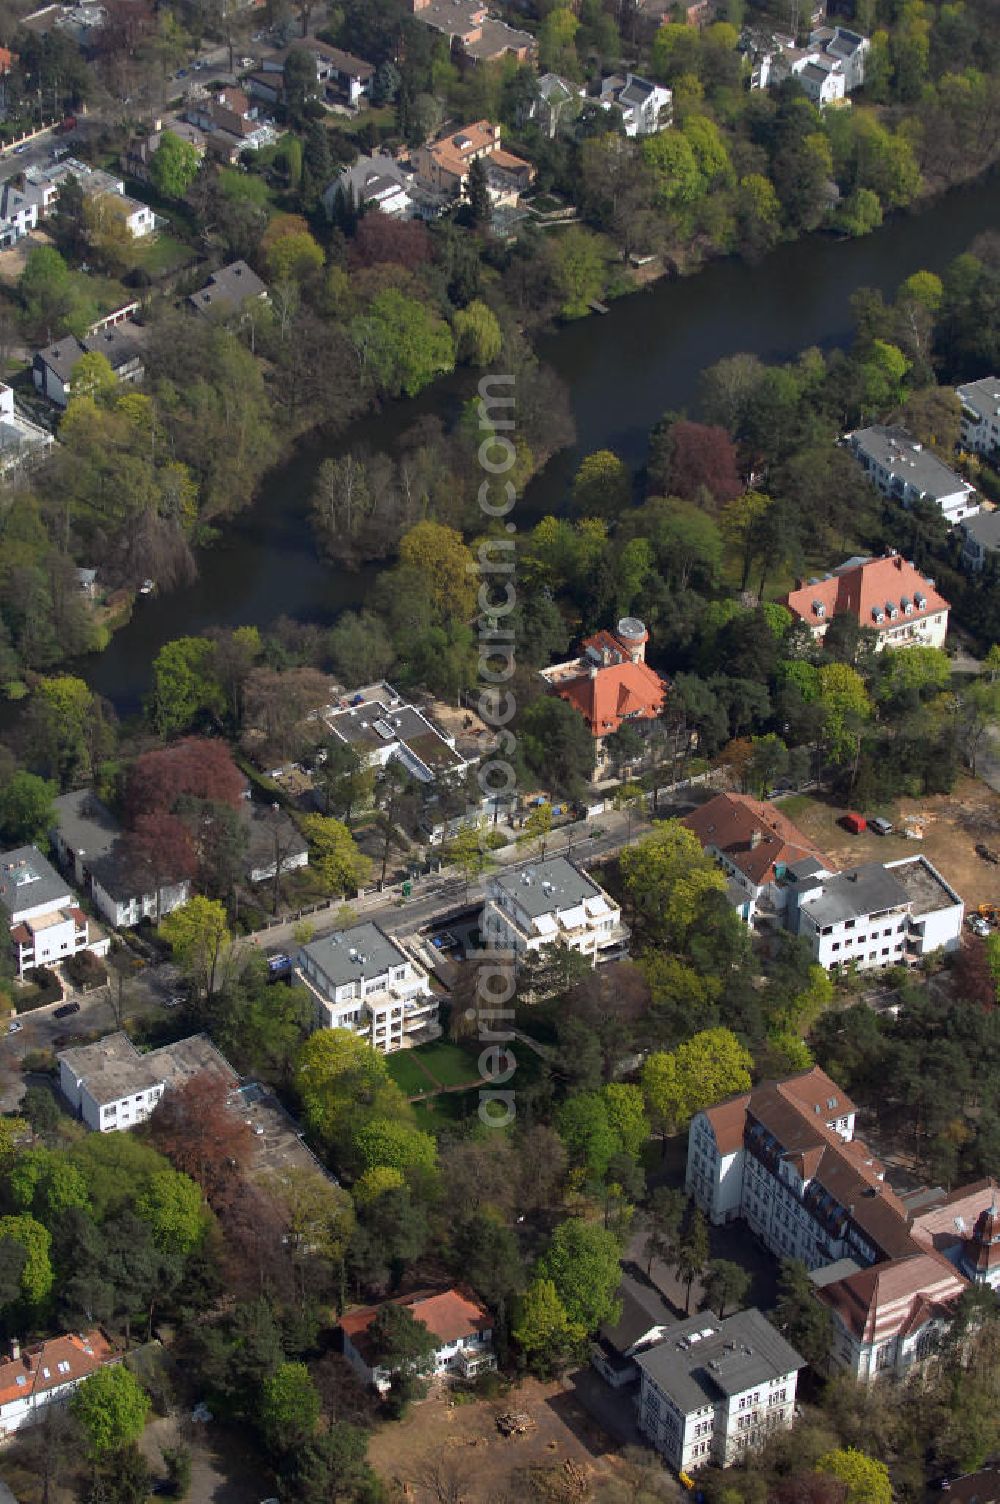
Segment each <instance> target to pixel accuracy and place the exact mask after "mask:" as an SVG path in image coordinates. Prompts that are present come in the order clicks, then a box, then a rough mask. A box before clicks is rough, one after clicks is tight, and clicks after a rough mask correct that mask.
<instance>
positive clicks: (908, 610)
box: [899, 595, 913, 616]
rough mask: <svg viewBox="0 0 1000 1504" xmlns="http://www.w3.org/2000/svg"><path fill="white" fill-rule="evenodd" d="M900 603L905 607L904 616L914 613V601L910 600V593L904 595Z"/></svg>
mask: <svg viewBox="0 0 1000 1504" xmlns="http://www.w3.org/2000/svg"><path fill="white" fill-rule="evenodd" d="M899 604H900V605H901V606H902V608H903V615H904V616H912V614H913V602H912V601H911V600H910V597H909V596H908V595H904V596H903V598H902V600H901V601H900V603H899Z"/></svg>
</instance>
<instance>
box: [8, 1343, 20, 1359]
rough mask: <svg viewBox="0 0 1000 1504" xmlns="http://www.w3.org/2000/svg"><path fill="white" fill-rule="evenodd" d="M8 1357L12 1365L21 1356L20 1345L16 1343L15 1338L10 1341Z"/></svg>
mask: <svg viewBox="0 0 1000 1504" xmlns="http://www.w3.org/2000/svg"><path fill="white" fill-rule="evenodd" d="M10 1356H11V1360H12V1362H14V1363H16V1362H17V1360H18V1358H19V1357H20V1356H21V1344H20V1342H18V1340H17V1338H16V1337H12V1338H11V1339H10Z"/></svg>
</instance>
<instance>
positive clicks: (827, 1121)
mask: <svg viewBox="0 0 1000 1504" xmlns="http://www.w3.org/2000/svg"><path fill="white" fill-rule="evenodd" d="M855 1116H856V1108H855V1106H854V1103H853V1102H851V1101H850V1099H849V1098H848V1097H846V1096H845V1095H844V1093H843V1091H841V1089H840V1087H838V1086H837V1085H835V1083H834V1082H833V1081H831V1079H830V1077H829V1076H827V1075H826V1074H825V1073H824V1072H823V1071H821V1070H819V1069H818V1068H814V1069H812V1070H810V1071H806V1072H803V1073H802V1074H800V1075H797V1076H791V1077H789V1079H788V1080H785V1081H769V1082H764V1083H763V1084H762V1085H760V1086H758V1087H755V1088H754V1089H753V1090H752V1091H750V1092H745V1093H743V1094H742V1095H741V1096H738V1097H733V1098H732V1099H730V1100H729V1101H727V1102H721V1103H719V1105H718V1106H716V1107H711V1108H708V1109H707V1110H706V1111H704V1112H699V1113H696V1114H695V1117H694V1118H693V1120H692V1123H691V1129H690V1134H689V1138H688V1162H687V1178H686V1186H687V1190H688V1192H689V1194H690V1195H691V1196H693V1197H694V1199H695V1201H696V1202H697V1204H698V1206H700V1207H701V1209H702V1210H703V1211H704V1212H705V1214H706V1215H707V1216H708V1217H709V1218H710V1220H711V1221H712V1222H714V1223H716V1224H719V1223H724V1222H731V1221H735V1220H737V1219H742V1220H744V1221H746V1222H747V1223H748V1225H749V1226H750V1228H751V1230H752V1231H753V1232H754V1233H755V1234H756V1236H757V1237H758V1238H759V1239H760V1240H761V1242H762V1243H764V1245H765V1246H766V1247H767V1248H769V1249H770V1250H771V1252H772V1253H773V1254H775V1255H776V1257H778V1258H781V1259H800V1260H801V1261H802V1262H803V1263H804V1264H805V1265H806V1266H807V1268H809V1269H810V1270H811V1271H812V1272H813V1282H814V1284H815V1285H816V1289H817V1295H818V1298H819V1299H820V1300H821V1301H823V1303H824V1304H825V1305H826V1306H828V1308H829V1310H830V1312H831V1315H832V1319H833V1328H834V1338H833V1348H832V1353H831V1361H832V1363H833V1364H834V1365H835V1366H836V1367H839V1368H844V1369H847V1370H848V1371H849V1372H850V1373H853V1374H854V1375H855V1377H856V1378H858V1379H861V1380H869V1379H872V1378H875V1377H876V1376H877V1375H879V1374H883V1373H891V1374H895V1375H897V1376H900V1377H901V1376H903V1375H905V1374H906V1373H907V1372H908V1371H909V1370H910V1369H911V1368H912V1367H913V1365H914V1363H916V1362H918V1361H919V1360H920V1359H921V1358H922V1357H924V1356H925V1355H926V1354H927V1353H928V1352H930V1351H931V1349H932V1348H933V1346H934V1345H935V1343H936V1342H937V1340H938V1338H939V1336H940V1335H941V1333H942V1331H943V1330H944V1328H945V1327H946V1325H947V1324H948V1322H949V1321H950V1319H951V1316H952V1314H953V1310H954V1305H955V1302H956V1301H957V1299H958V1298H959V1296H960V1295H961V1294H962V1291H963V1290H965V1289H967V1288H968V1286H969V1285H970V1283H976V1284H989V1285H991V1286H992V1287H994V1288H996V1287H997V1286H998V1285H1000V1210H998V1209H997V1205H996V1197H997V1191H998V1189H1000V1187H998V1185H997V1182H996V1181H994V1180H992V1179H990V1180H985V1181H982V1182H980V1183H979V1184H976V1185H972V1186H967V1187H965V1188H964V1189H961V1190H957V1191H953V1192H951V1193H946V1192H944V1191H942V1190H930V1191H928V1190H924V1191H919V1192H914V1193H910V1194H907V1195H905V1196H902V1197H901V1196H898V1195H897V1194H896V1193H895V1191H893V1190H892V1189H891V1187H890V1186H888V1185H887V1184H886V1181H885V1171H884V1169H883V1167H882V1165H881V1164H880V1163H879V1161H878V1160H877V1159H876V1158H875V1157H874V1155H873V1154H872V1153H871V1151H870V1150H869V1148H868V1147H867V1145H866V1144H864V1143H863V1142H862V1141H861V1140H860V1139H856V1138H855V1137H854V1122H855Z"/></svg>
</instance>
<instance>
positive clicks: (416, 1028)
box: [296, 924, 439, 1054]
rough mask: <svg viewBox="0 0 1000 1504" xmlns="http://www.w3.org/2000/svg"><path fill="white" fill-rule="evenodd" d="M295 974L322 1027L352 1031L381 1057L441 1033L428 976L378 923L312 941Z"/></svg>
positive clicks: (305, 950) (302, 954)
mask: <svg viewBox="0 0 1000 1504" xmlns="http://www.w3.org/2000/svg"><path fill="white" fill-rule="evenodd" d="M296 975H297V976H298V978H299V980H300V981H302V982H304V983H305V985H306V986H307V987H308V988H309V991H310V992H311V993H312V995H313V998H314V1000H315V1004H316V1023H317V1027H318V1028H321V1029H350V1030H351V1031H352V1033H355V1034H359V1035H360V1036H361V1037H362V1038H363V1039H367V1040H368V1042H369V1044H371V1045H372V1046H373V1047H374V1048H375V1049H376V1050H379V1051H380V1052H381V1053H383V1054H389V1053H391V1052H392V1051H393V1050H400V1049H403V1048H404V1046H406V1045H411V1044H422V1043H424V1042H425V1041H426V1040H427V1039H428V1038H433V1037H434V1036H436V1035H437V1033H438V1032H439V1030H438V1000H437V998H436V997H435V996H434V994H433V993H432V991H431V983H430V978H429V976H428V975H427V972H426V971H425V970H424V969H423V967H422V966H419V965H418V964H417V962H416V961H414V960H413V958H412V957H411V956H409V955H408V954H407V953H406V951H404V950H403V948H402V946H401V945H400V944H399V943H398V941H396V940H393V939H392V938H391V937H390V936H389V935H387V934H386V933H385V931H384V930H382V929H380V928H379V926H378V925H377V924H358V925H355V926H354V928H353V929H349V930H342V931H338V932H337V933H335V934H332V935H324V937H323V938H322V939H321V940H312V941H310V943H309V944H308V945H304V946H303V947H302V949H301V950H300V951H299V955H298V962H297V965H296Z"/></svg>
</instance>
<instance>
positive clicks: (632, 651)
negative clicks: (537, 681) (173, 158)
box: [542, 616, 667, 776]
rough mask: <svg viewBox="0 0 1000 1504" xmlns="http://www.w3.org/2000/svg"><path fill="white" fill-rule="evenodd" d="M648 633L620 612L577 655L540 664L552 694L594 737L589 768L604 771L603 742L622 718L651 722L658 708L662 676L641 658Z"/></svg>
mask: <svg viewBox="0 0 1000 1504" xmlns="http://www.w3.org/2000/svg"><path fill="white" fill-rule="evenodd" d="M648 641H649V633H648V631H647V630H646V628H645V626H644V625H643V623H642V622H641V621H639V620H638V618H637V617H634V616H623V617H622V619H621V621H620V622H619V623H618V626H617V628H616V629H615V631H614V632H608V631H605V630H603V629H602V630H601V631H600V632H595V633H594V635H593V636H592V637H586V638H584V640H583V643H582V645H581V646H582V649H583V650H582V652H581V653H580V656H579V657H578V658H573V659H570V660H569V661H568V662H566V663H554V664H553V665H552V666H551V667H550V668H545V669H542V678H543V679H544V680H545V682H546V684H547V685H548V686H549V688H550V689H551V690H552V692H553V693H554V694H557V695H559V697H560V699H563V700H566V701H567V702H568V703H569V704H570V705H575V706H576V708H577V710H578V711H579V712H580V714H581V715H582V716H583V718H584V720H585V721H586V722H587V727H588V729H589V731H590V734H591V736H592V737H593V738H594V762H595V773H596V775H597V776H600V775H601V773H603V772H604V770H605V767H606V763H607V755H606V752H605V742H606V740H607V738H608V737H609V736H613V735H614V733H615V732H616V731H618V730H620V729H621V727H622V726H623V725H624V724H625V722H626V721H629V722H636V723H642V722H649V721H654V720H656V718H657V717H658V716H659V714H660V712H661V710H662V709H663V702H664V700H665V699H666V695H667V685H666V681H665V680H663V679H661V677H660V675H659V674H658V673H657V672H656V671H655V669H652V668H650V666H649V664H648V663H647V662H646V644H647V642H648Z"/></svg>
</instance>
